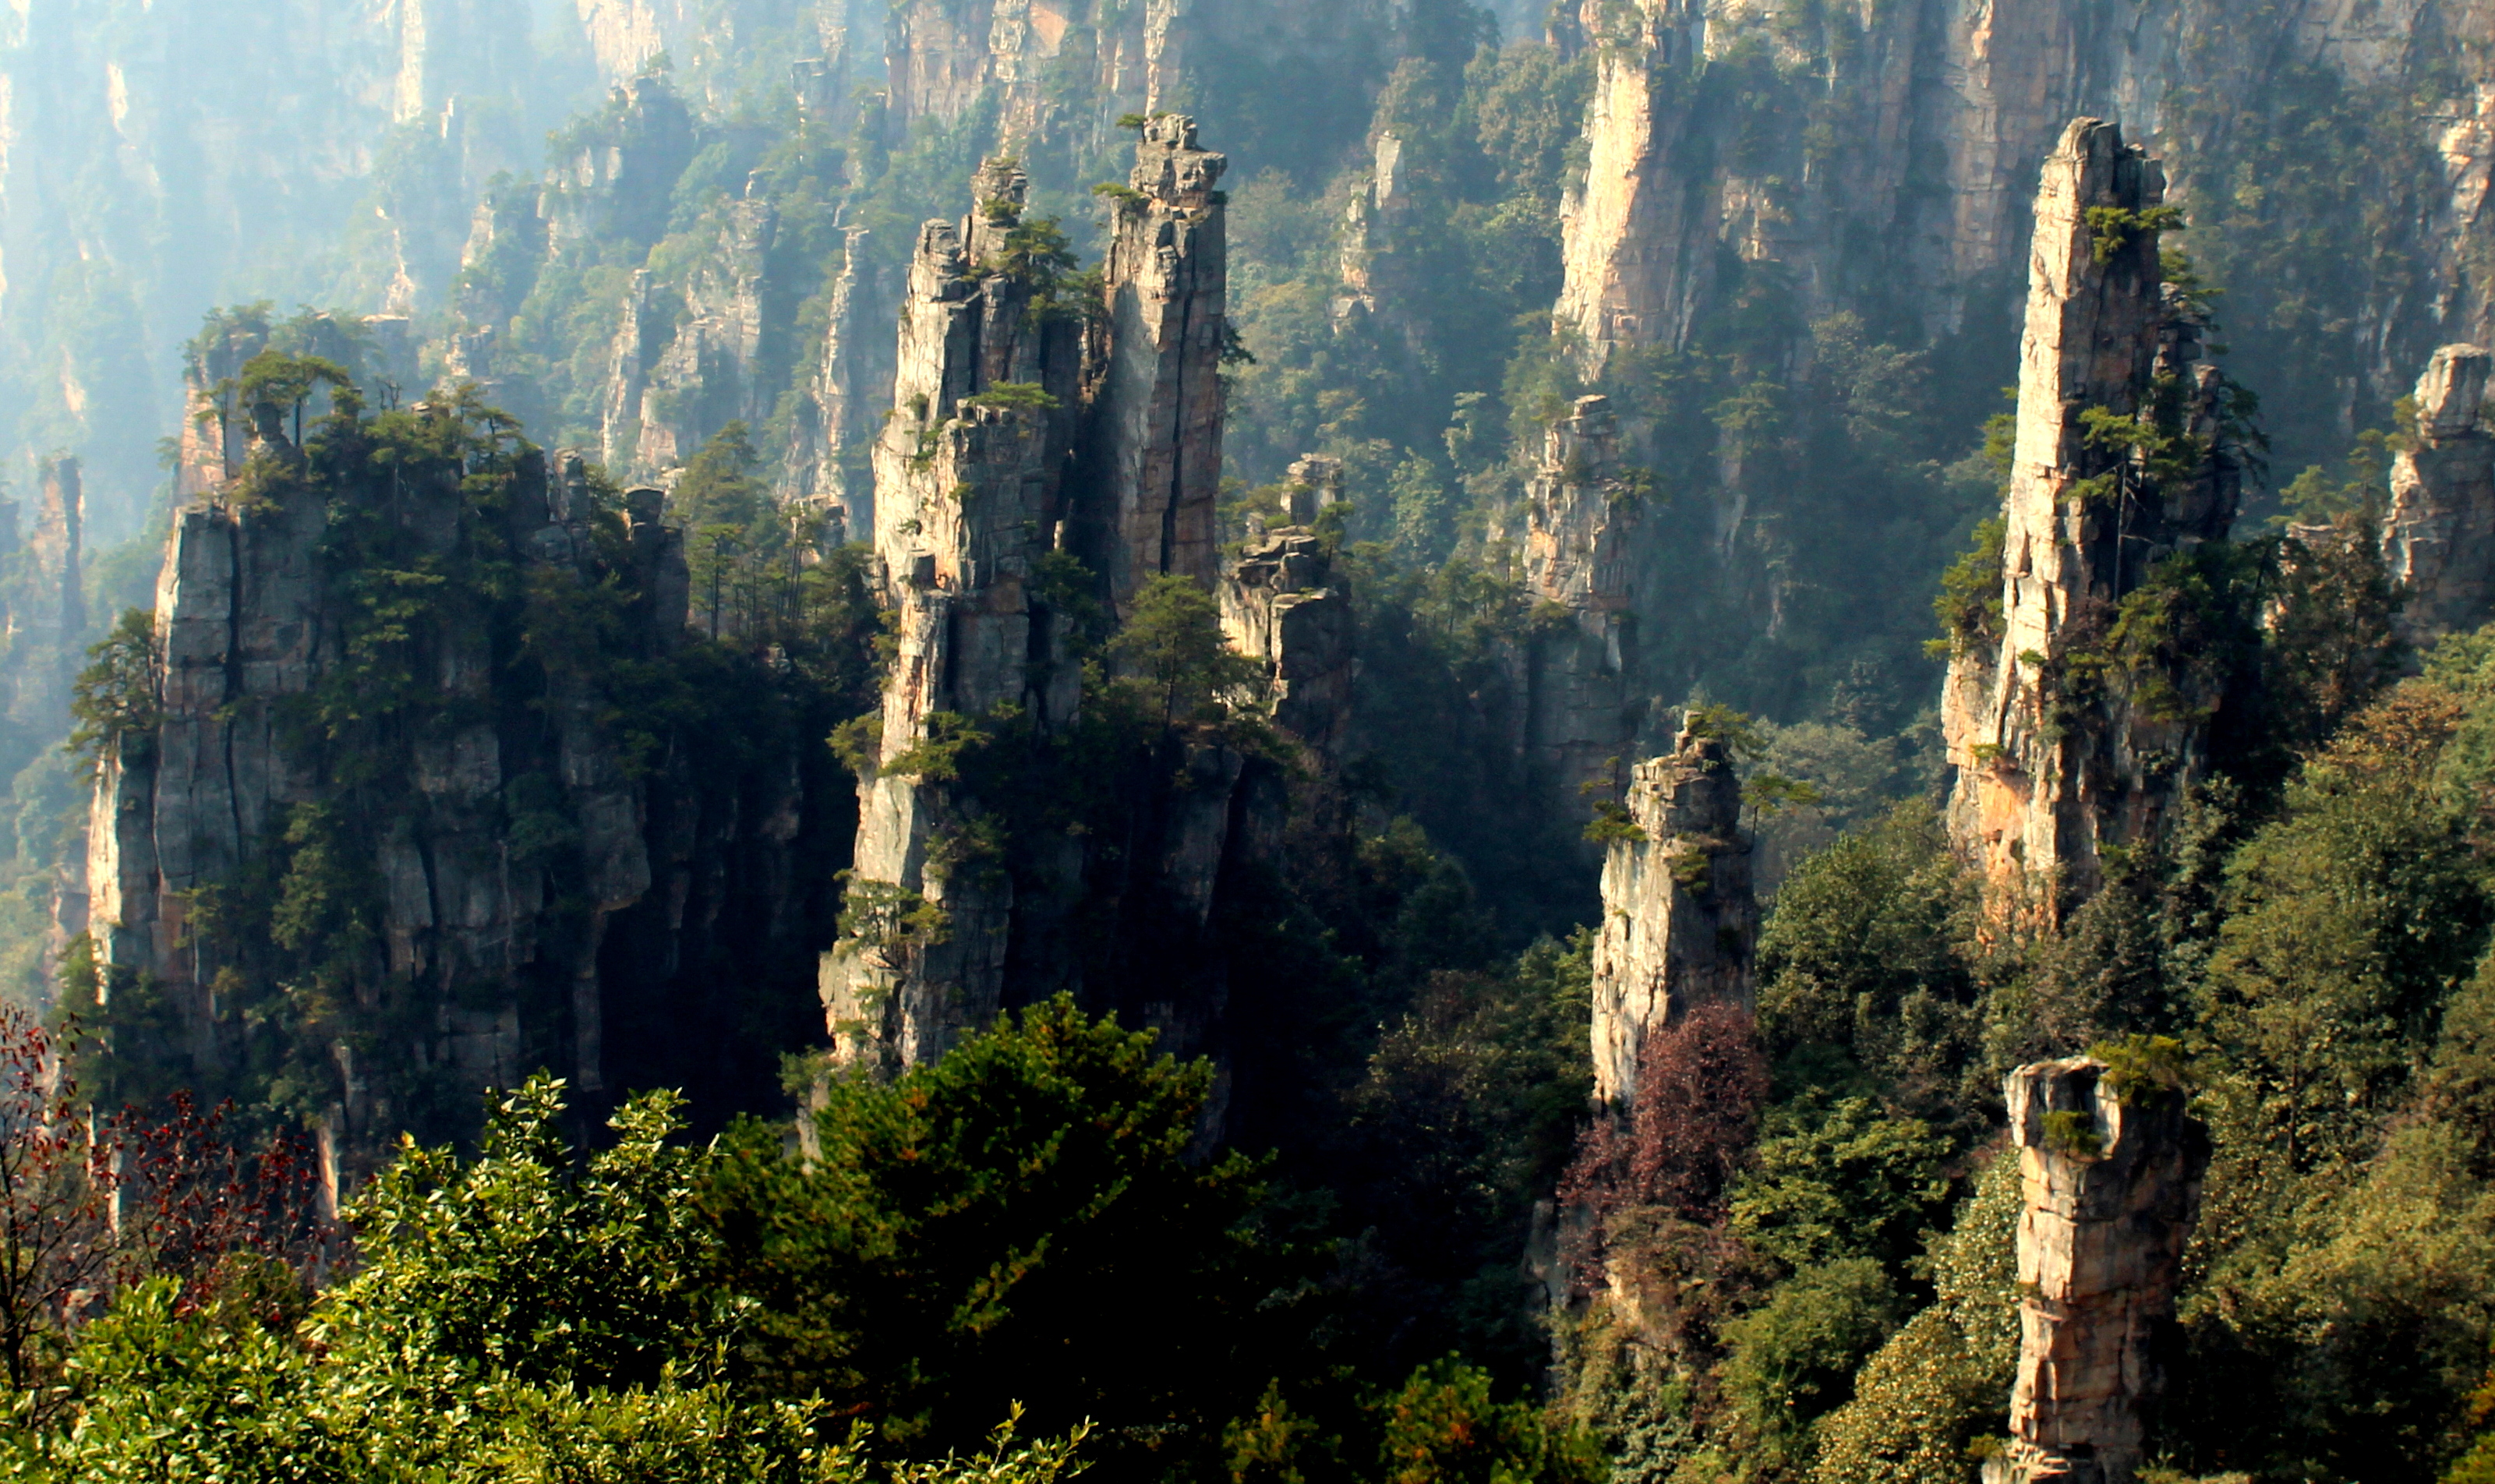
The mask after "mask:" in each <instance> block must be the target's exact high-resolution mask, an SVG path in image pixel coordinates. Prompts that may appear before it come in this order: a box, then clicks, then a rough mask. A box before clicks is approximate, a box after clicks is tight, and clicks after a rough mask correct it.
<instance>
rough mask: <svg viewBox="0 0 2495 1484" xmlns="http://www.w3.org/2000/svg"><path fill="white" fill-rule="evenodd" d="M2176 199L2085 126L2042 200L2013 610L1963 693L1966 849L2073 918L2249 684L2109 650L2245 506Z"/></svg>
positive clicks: (1961, 646) (1997, 896) (1950, 702)
mask: <svg viewBox="0 0 2495 1484" xmlns="http://www.w3.org/2000/svg"><path fill="white" fill-rule="evenodd" d="M2164 199H2165V181H2164V176H2163V174H2162V173H2161V172H2160V170H2159V169H2158V166H2157V162H2156V161H2154V160H2152V159H2150V158H2148V157H2147V156H2146V155H2145V154H2144V153H2142V152H2141V150H2139V149H2138V148H2136V147H2133V146H2129V145H2126V144H2125V143H2124V142H2123V140H2122V135H2121V132H2120V131H2119V130H2118V129H2116V128H2115V127H2114V126H2113V125H2111V124H2108V123H2104V122H2101V121H2099V120H2096V119H2084V118H2083V119H2079V120H2075V121H2074V122H2073V123H2072V124H2071V126H2070V127H2069V128H2068V129H2067V130H2065V131H2064V133H2063V136H2062V141H2061V144H2060V145H2059V146H2058V147H2057V148H2056V149H2055V150H2054V152H2053V154H2052V156H2051V158H2049V159H2048V161H2047V162H2046V165H2045V171H2044V178H2043V181H2042V183H2041V185H2040V187H2039V189H2038V192H2037V197H2036V228H2035V238H2034V251H2033V254H2032V260H2031V263H2030V265H2029V266H2030V272H2029V286H2028V298H2027V324H2026V332H2025V335H2024V338H2023V339H2022V341H2021V346H2020V352H2019V377H2018V435H2017V441H2016V445H2015V448H2014V449H2013V461H2012V467H2011V474H2010V484H2009V489H2008V493H2007V495H2006V496H2005V497H2004V500H2003V502H2002V519H2003V522H2004V524H2005V526H2006V531H2005V534H2004V537H2003V545H2002V555H2001V561H2002V576H2001V600H2000V611H1999V616H1998V619H1997V620H1995V621H1991V623H1990V632H1972V631H1969V632H1961V633H1959V634H1957V635H1956V655H1955V657H1954V658H1953V659H1952V661H1951V665H1950V670H1949V677H1948V680H1947V682H1946V685H1945V690H1944V693H1943V700H1942V727H1943V731H1944V734H1945V736H1946V739H1947V742H1948V748H1949V758H1950V761H1951V763H1952V765H1953V766H1954V767H1955V768H1956V784H1955V787H1954V788H1953V790H1952V793H1951V796H1950V805H1949V824H1950V830H1951V835H1952V838H1953V839H1954V840H1955V841H1956V844H1957V847H1958V849H1959V850H1962V851H1963V852H1965V853H1966V854H1967V855H1968V856H1969V857H1970V858H1971V859H1973V860H1974V861H1975V862H1976V863H1977V864H1978V865H1979V866H1980V867H1981V868H1982V870H1983V872H1984V875H1985V878H1986V880H1987V884H1988V886H1989V888H1990V894H1991V899H1992V903H1993V906H1994V908H1995V910H1996V911H2006V912H2033V913H2036V914H2040V915H2041V916H2042V917H2043V918H2044V919H2045V920H2051V919H2052V918H2053V917H2054V916H2055V915H2056V914H2057V913H2058V912H2059V911H2060V910H2061V909H2062V908H2063V907H2065V906H2067V905H2069V904H2071V903H2074V902H2076V901H2077V900H2078V899H2079V898H2080V897H2083V896H2085V895H2086V894H2087V893H2088V892H2090V891H2092V890H2093V889H2094V887H2095V884H2096V882H2097V880H2098V876H2099V868H2098V864H2097V852H2098V848H2099V846H2100V845H2101V844H2118V845H2130V844H2134V843H2138V842H2141V841H2144V840H2148V839H2151V838H2153V837H2154V836H2155V834H2156V832H2157V831H2158V830H2159V829H2160V827H2161V826H2162V824H2163V821H2164V819H2165V818H2166V816H2167V813H2168V811H2169V810H2170V809H2171V808H2172V805H2173V804H2174V803H2175V801H2176V800H2177V799H2178V798H2179V797H2180V795H2181V793H2182V791H2183V790H2184V789H2185V788H2188V787H2189V786H2190V784H2191V783H2192V782H2193V780H2195V779H2196V778H2198V777H2200V776H2201V775H2202V772H2203V771H2204V770H2205V768H2206V765H2207V745H2208V726H2207V722H2208V718H2209V716H2210V715H2211V714H2212V713H2213V712H2214V711H2215V709H2216V707H2217V705H2218V703H2219V700H2220V698H2221V694H2222V692H2223V689H2224V686H2225V684H2226V682H2227V680H2228V678H2229V677H2227V676H2225V675H2223V674H2219V673H2216V672H2215V671H2214V669H2213V668H2211V667H2210V666H2209V665H2206V664H2203V663H2202V661H2204V660H2206V659H2207V658H2208V657H2202V656H2179V657H2178V656H2166V655H2161V654H2126V655H2124V656H2121V657H2115V656H2113V655H2111V654H2110V649H2109V646H2110V645H2111V644H2112V643H2113V640H2112V638H2111V637H2110V635H2111V632H2112V628H2113V625H2114V622H2115V620H2116V618H2117V617H2118V615H2119V612H2120V608H2121V604H2122V603H2123V602H2124V600H2125V599H2126V598H2127V597H2129V596H2130V595H2131V594H2133V593H2134V592H2135V591H2137V590H2138V589H2139V588H2141V586H2142V584H2143V583H2144V582H2146V581H2147V580H2149V579H2150V578H2151V577H2152V575H2153V574H2154V572H2155V571H2156V569H2157V567H2158V564H2159V563H2160V562H2162V561H2164V560H2166V559H2167V558H2169V557H2171V556H2172V555H2174V554H2175V553H2177V552H2181V551H2185V550H2188V549H2189V548H2190V547H2192V546H2195V545H2197V544H2199V543H2201V542H2203V541H2214V540H2218V539H2221V538H2223V537H2224V536H2225V535H2226V533H2227V530H2228V527H2229V525H2230V524H2231V523H2232V521H2233V517H2234V513H2235V509H2236V506H2237V503H2238V498H2239V477H2238V474H2237V470H2236V466H2235V464H2234V461H2233V457H2232V456H2231V451H2230V448H2229V444H2228V439H2227V435H2226V427H2225V422H2224V401H2223V399H2224V397H2225V395H2226V388H2225V386H2224V384H2223V382H2222V381H2221V379H2220V378H2219V376H2218V374H2217V372H2216V370H2215V369H2214V368H2212V367H2209V366H2206V365H2202V364H2199V363H2198V361H2199V356H2200V344H2199V332H2200V325H2199V323H2198V321H2197V320H2196V319H2195V318H2194V317H2193V316H2192V315H2191V314H2189V313H2188V312H2186V311H2185V310H2184V309H2182V308H2181V307H2180V306H2179V305H2178V304H2177V303H2176V301H2175V300H2174V299H2173V297H2172V294H2170V293H2169V292H2168V291H2167V290H2166V288H2165V286H2164V284H2163V282H2162V279H2161V275H2160V267H2159V258H2158V232H2157V230H2156V223H2157V222H2158V220H2159V217H2158V215H2157V212H2158V209H2159V208H2160V207H2161V205H2162V204H2163V202H2164ZM2117 658H2119V663H2117Z"/></svg>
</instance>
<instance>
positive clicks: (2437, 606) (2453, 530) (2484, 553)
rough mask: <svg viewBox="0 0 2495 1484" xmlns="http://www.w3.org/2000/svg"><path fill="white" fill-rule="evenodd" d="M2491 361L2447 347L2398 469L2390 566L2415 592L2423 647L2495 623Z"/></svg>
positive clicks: (2407, 615)
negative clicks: (2488, 408)
mask: <svg viewBox="0 0 2495 1484" xmlns="http://www.w3.org/2000/svg"><path fill="white" fill-rule="evenodd" d="M2489 365H2490V357H2489V356H2488V355H2487V353H2486V352H2485V351H2484V350H2482V349H2480V347H2478V346H2474V345H2447V346H2445V347H2443V348H2442V349H2440V350H2438V351H2436V352H2435V353H2434V358H2433V359H2432V360H2431V361H2429V362H2427V364H2426V368H2425V374H2424V375H2423V376H2420V377H2418V384H2417V441H2416V444H2415V446H2414V447H2411V448H2403V449H2401V450H2400V451H2399V453H2398V454H2397V455H2396V456H2394V458H2393V459H2392V461H2391V510H2390V515H2389V518H2388V519H2387V521H2386V522H2385V523H2384V527H2383V555H2384V558H2385V560H2384V566H2385V567H2386V569H2387V570H2388V572H2389V573H2390V575H2391V579H2392V580H2393V581H2395V582H2398V583H2399V584H2400V585H2401V586H2402V587H2403V588H2405V589H2406V590H2407V599H2408V601H2407V603H2406V605H2405V606H2404V607H2403V608H2402V610H2401V612H2400V618H2399V625H2400V635H2401V637H2402V638H2405V639H2406V640H2408V641H2409V642H2410V643H2411V644H2424V643H2428V642H2430V641H2432V640H2434V639H2437V638H2440V637H2442V636H2443V635H2444V634H2452V633H2455V632H2457V633H2466V632H2468V631H2469V630H2472V629H2475V628H2477V627H2478V626H2479V625H2480V624H2483V623H2485V622H2486V621H2487V620H2488V619H2489V618H2495V437H2490V436H2489V435H2488V433H2487V431H2486V428H2485V425H2484V416H2483V411H2484V403H2485V400H2486V374H2487V370H2488V368H2489Z"/></svg>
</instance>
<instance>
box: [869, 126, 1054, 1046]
mask: <svg viewBox="0 0 2495 1484" xmlns="http://www.w3.org/2000/svg"><path fill="white" fill-rule="evenodd" d="M1028 189H1029V182H1028V181H1027V180H1026V179H1025V178H1024V176H1023V174H1022V172H1021V171H1020V170H1015V169H1013V168H1012V167H1010V166H1008V165H1004V164H1001V163H991V164H990V165H988V166H986V167H984V168H983V169H982V170H980V172H979V177H978V180H977V182H976V186H975V190H974V199H975V201H977V208H976V209H975V210H974V211H973V213H972V214H971V215H970V217H969V218H966V219H965V220H964V221H963V222H962V223H960V224H959V225H958V226H957V225H955V224H953V223H949V222H930V223H928V224H927V225H926V226H924V227H923V228H921V229H920V230H919V234H918V244H917V248H916V251H915V253H914V254H913V256H912V258H911V262H910V266H909V294H908V297H907V298H906V300H905V301H904V303H903V307H902V322H901V336H900V348H899V352H898V356H899V361H898V364H899V374H898V378H897V380H896V383H895V387H894V408H893V414H892V417H890V418H889V419H888V420H887V421H886V422H885V424H884V428H883V433H882V436H881V437H880V438H879V440H878V442H877V444H876V448H875V470H876V494H875V542H876V556H877V560H878V566H879V567H880V568H881V571H882V573H883V583H884V591H885V598H886V601H887V602H888V603H890V604H891V605H892V607H893V610H894V614H895V620H896V622H895V632H896V634H897V637H898V639H899V652H898V654H897V656H896V658H895V659H894V661H893V665H892V669H891V672H890V674H889V676H888V677H887V679H886V681H885V684H884V691H883V707H882V720H881V732H880V735H879V737H878V739H877V741H876V743H875V745H874V751H873V755H872V757H871V758H870V759H869V760H868V765H867V766H866V767H865V768H864V769H863V772H864V775H865V776H864V780H863V781H862V782H861V784H860V786H859V801H860V806H861V818H860V822H859V825H858V837H857V850H856V857H855V865H854V867H853V874H852V877H851V879H850V882H849V887H848V894H847V912H845V913H844V915H843V926H844V933H843V937H842V940H841V942H840V943H839V945H838V946H836V947H835V948H834V949H833V950H832V951H831V952H829V953H827V954H825V955H824V957H823V960H822V965H821V978H820V987H821V992H822V997H823V1006H824V1013H825V1016H826V1019H827V1022H828V1024H829V1026H830V1028H831V1031H832V1034H833V1036H834V1037H835V1038H836V1040H837V1042H838V1043H839V1046H840V1049H841V1051H842V1053H843V1054H844V1055H845V1056H847V1057H848V1058H851V1059H869V1058H871V1059H875V1060H879V1061H886V1062H892V1063H897V1064H900V1065H911V1064H915V1063H918V1062H922V1061H928V1060H932V1059H934V1058H935V1057H938V1056H940V1055H941V1054H942V1053H943V1052H944V1050H945V1049H946V1048H947V1047H948V1046H950V1045H951V1044H952V1042H953V1041H954V1039H955V1038H957V1037H958V1036H960V1035H961V1034H963V1033H964V1032H965V1031H968V1030H971V1029H975V1028H977V1027H979V1026H982V1025H985V1024H986V1023H987V1022H989V1021H990V1020H993V1019H994V1018H995V1016H996V1014H997V1011H998V1008H999V1006H1000V1004H1001V995H1002V993H1003V976H1004V970H1005V961H1006V952H1007V948H1008V941H1007V940H1008V932H1009V929H1010V926H1011V921H1012V914H1013V907H1014V896H1013V886H1012V882H1011V881H1010V879H1009V878H1008V877H1007V876H1006V874H1005V872H1004V871H1003V870H1002V869H1001V862H999V861H998V860H997V859H995V858H994V850H993V849H992V847H991V846H990V845H989V844H987V842H988V841H989V840H991V839H992V837H993V833H994V831H993V828H992V826H990V825H989V824H988V822H987V811H986V810H985V809H984V808H983V806H982V805H981V803H980V801H979V799H978V798H977V796H976V792H975V788H974V785H973V783H972V782H970V781H966V780H965V779H963V778H962V777H961V776H960V773H959V770H958V756H957V755H958V751H959V749H958V747H956V746H955V743H956V742H957V740H958V738H959V737H960V736H961V734H962V728H963V727H970V726H975V725H977V723H978V722H979V720H980V719H981V718H983V717H987V716H989V715H990V714H992V713H993V712H994V711H995V710H996V708H998V707H999V706H1000V705H1002V704H1008V703H1009V704H1012V705H1016V706H1020V707H1022V708H1023V709H1024V711H1025V713H1026V714H1027V715H1029V716H1031V717H1032V720H1033V721H1034V722H1035V723H1036V724H1037V725H1040V726H1043V727H1044V726H1047V725H1050V724H1051V723H1053V722H1062V721H1063V720H1064V719H1065V717H1066V716H1067V715H1069V714H1070V713H1071V711H1072V709H1073V707H1074V704H1075V700H1076V696H1075V690H1074V687H1075V676H1074V673H1073V672H1072V669H1071V666H1065V665H1052V664H1050V663H1048V658H1047V657H1049V656H1051V655H1052V654H1053V649H1052V646H1051V637H1050V636H1051V635H1052V634H1054V632H1055V631H1054V629H1053V627H1052V626H1053V624H1054V620H1053V619H1051V618H1050V617H1049V615H1048V613H1047V612H1046V609H1045V604H1044V603H1042V602H1041V600H1040V599H1039V598H1038V596H1037V595H1036V594H1035V593H1034V591H1033V587H1032V576H1033V567H1034V564H1035V563H1036V562H1037V561H1038V559H1039V557H1040V556H1041V555H1042V554H1043V553H1044V552H1045V551H1047V550H1048V549H1049V538H1050V533H1051V532H1053V531H1055V530H1058V529H1062V525H1063V511H1061V510H1059V508H1058V499H1059V493H1060V488H1061V480H1062V477H1063V465H1064V459H1065V453H1066V449H1067V446H1068V443H1069V429H1070V427H1071V421H1072V419H1071V415H1070V413H1069V412H1068V411H1067V409H1069V408H1071V407H1072V406H1073V404H1074V401H1075V399H1076V397H1077V395H1078V382H1079V377H1080V368H1081V343H1080V339H1079V331H1078V330H1077V328H1076V326H1075V325H1073V324H1072V323H1071V322H1069V321H1067V320H1064V319H1062V318H1057V317H1052V316H1049V315H1045V314H1036V313H1033V312H1032V311H1033V308H1034V306H1033V303H1032V299H1033V294H1034V290H1033V286H1032V283H1030V282H1028V281H1025V280H1023V279H1020V278H1017V277H1016V276H1015V275H1014V274H1012V273H1010V272H1007V271H1003V270H1002V269H1001V267H1000V266H999V255H1000V253H1001V251H1002V249H1003V246H1004V238H1005V235H1006V234H1007V233H1008V232H1010V231H1011V230H1012V229H1013V227H1014V225H1015V224H1016V221H1017V219H1018V215H1019V212H1020V210H1021V206H1022V202H1023V200H1024V196H1025V193H1026V192H1027V191H1028ZM1035 625H1036V626H1037V634H1036V640H1035V638H1034V626H1035ZM1034 660H1037V661H1038V663H1037V664H1034ZM948 749H951V751H949V752H948Z"/></svg>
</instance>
